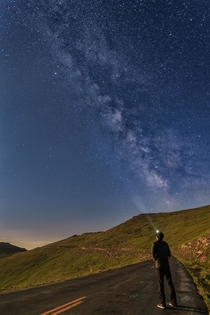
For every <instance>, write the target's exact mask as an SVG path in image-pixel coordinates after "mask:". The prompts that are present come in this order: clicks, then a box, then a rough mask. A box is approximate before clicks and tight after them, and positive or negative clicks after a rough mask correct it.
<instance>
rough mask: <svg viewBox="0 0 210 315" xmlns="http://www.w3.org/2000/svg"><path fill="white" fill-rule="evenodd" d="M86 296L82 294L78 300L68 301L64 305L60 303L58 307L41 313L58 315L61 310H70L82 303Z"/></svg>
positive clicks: (43, 314) (42, 314)
mask: <svg viewBox="0 0 210 315" xmlns="http://www.w3.org/2000/svg"><path fill="white" fill-rule="evenodd" d="M85 298H86V296H82V297H80V298H78V299H76V300H73V301H70V302H68V303H65V304H63V305H60V306H58V307H56V308H53V309H51V310H49V311H46V312H44V313H41V314H40V315H57V314H60V313H61V312H65V311H67V310H69V309H70V308H73V307H75V306H77V305H79V304H81V303H83V302H84V301H83V300H84V299H85Z"/></svg>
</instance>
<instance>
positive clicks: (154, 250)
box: [152, 243, 158, 261]
mask: <svg viewBox="0 0 210 315" xmlns="http://www.w3.org/2000/svg"><path fill="white" fill-rule="evenodd" d="M157 256H158V255H157V248H156V246H155V243H153V246H152V258H153V260H154V261H156V260H157Z"/></svg>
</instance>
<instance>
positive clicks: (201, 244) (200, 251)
mask: <svg viewBox="0 0 210 315" xmlns="http://www.w3.org/2000/svg"><path fill="white" fill-rule="evenodd" d="M175 251H177V252H179V254H180V255H181V256H183V257H188V258H190V259H192V260H197V261H200V262H201V263H208V262H209V263H210V232H208V233H206V234H205V235H203V236H201V237H199V238H198V239H196V240H193V241H191V242H189V243H186V244H183V245H182V246H181V248H179V249H176V250H175Z"/></svg>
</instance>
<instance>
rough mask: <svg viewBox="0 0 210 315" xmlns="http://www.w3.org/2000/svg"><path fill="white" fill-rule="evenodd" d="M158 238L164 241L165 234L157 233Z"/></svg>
mask: <svg viewBox="0 0 210 315" xmlns="http://www.w3.org/2000/svg"><path fill="white" fill-rule="evenodd" d="M156 238H157V239H158V240H160V241H162V239H163V238H164V234H163V233H162V232H160V231H158V232H157V233H156Z"/></svg>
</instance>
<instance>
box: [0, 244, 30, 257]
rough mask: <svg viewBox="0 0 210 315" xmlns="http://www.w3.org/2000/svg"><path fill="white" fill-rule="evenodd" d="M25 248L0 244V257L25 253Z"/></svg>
mask: <svg viewBox="0 0 210 315" xmlns="http://www.w3.org/2000/svg"><path fill="white" fill-rule="evenodd" d="M26 251H27V250H26V249H25V248H21V247H17V246H15V245H11V244H10V243H4V242H0V255H3V254H7V255H8V254H9V255H11V254H16V253H20V252H26Z"/></svg>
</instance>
